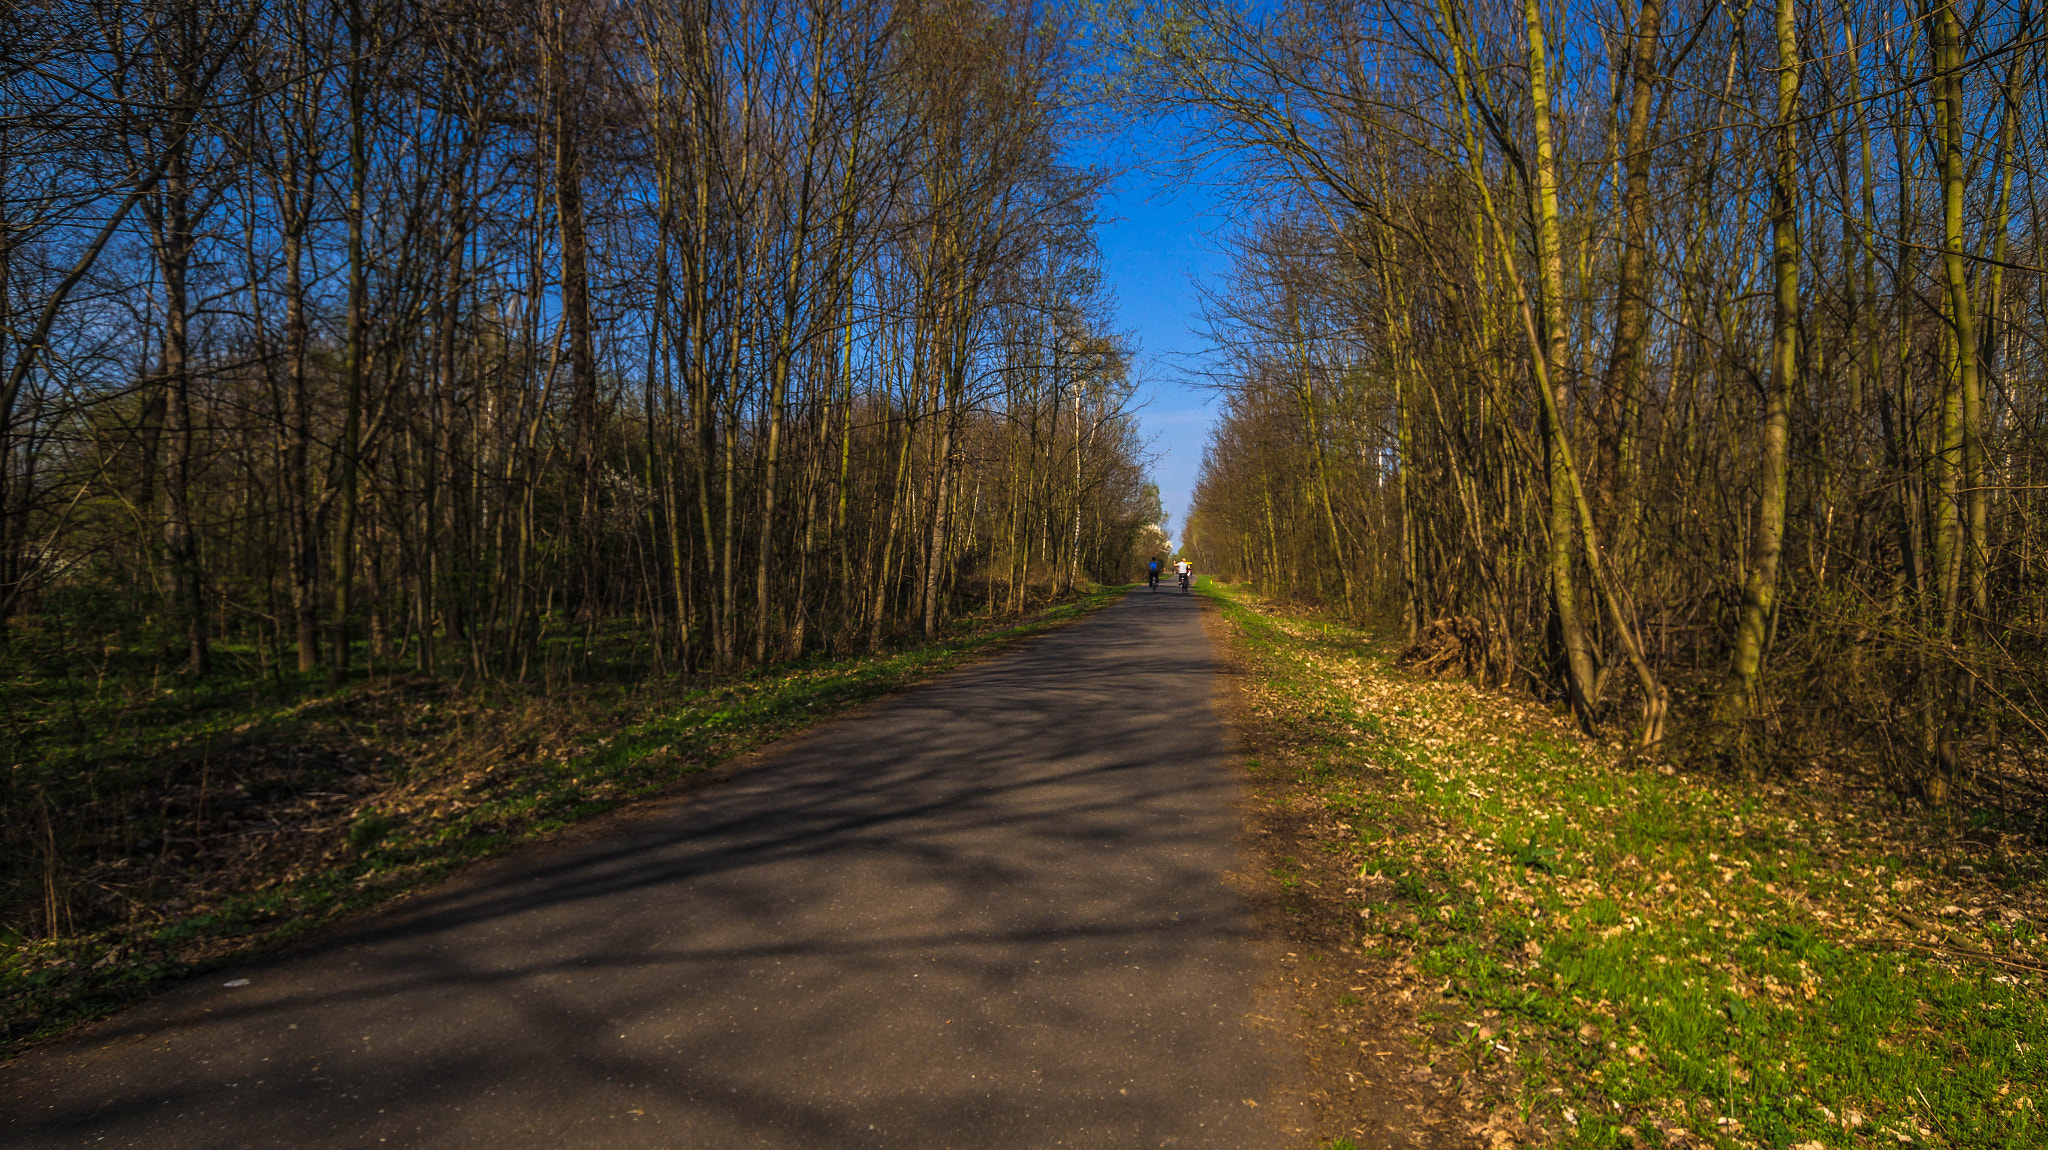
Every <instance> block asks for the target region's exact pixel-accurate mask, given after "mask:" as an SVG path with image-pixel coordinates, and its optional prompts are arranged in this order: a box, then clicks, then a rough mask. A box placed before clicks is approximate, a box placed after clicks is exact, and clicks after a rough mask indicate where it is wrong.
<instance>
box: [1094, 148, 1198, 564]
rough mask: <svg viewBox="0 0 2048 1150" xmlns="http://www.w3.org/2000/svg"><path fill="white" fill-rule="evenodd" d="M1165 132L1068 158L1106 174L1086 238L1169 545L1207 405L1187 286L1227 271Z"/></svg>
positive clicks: (1189, 491) (1184, 505) (1184, 504)
mask: <svg viewBox="0 0 2048 1150" xmlns="http://www.w3.org/2000/svg"><path fill="white" fill-rule="evenodd" d="M1170 130H1171V128H1166V129H1165V131H1170ZM1165 131H1162V132H1160V133H1157V134H1155V133H1152V132H1148V131H1143V130H1132V131H1128V132H1126V133H1124V134H1122V135H1120V136H1118V137H1114V138H1110V139H1105V140H1099V141H1091V142H1090V144H1089V145H1088V146H1086V147H1084V148H1081V149H1077V150H1076V151H1075V152H1074V153H1073V154H1072V159H1073V160H1074V161H1075V162H1077V163H1093V164H1097V165H1100V166H1102V167H1105V168H1108V169H1110V170H1111V171H1112V172H1113V173H1115V179H1114V181H1113V183H1112V184H1111V186H1110V191H1109V195H1108V196H1107V197H1106V198H1105V200H1104V202H1103V204H1102V209H1101V215H1102V222H1101V224H1100V226H1099V227H1098V228H1097V231H1096V242H1097V243H1098V244H1099V245H1100V246H1101V249H1102V262H1103V272H1104V277H1105V278H1106V279H1107V280H1108V282H1109V284H1110V286H1111V287H1112V288H1113V289H1114V291H1115V293H1116V315H1117V319H1116V322H1117V326H1118V327H1119V328H1121V329H1123V330H1125V331H1128V332H1131V333H1132V334H1134V335H1135V336H1136V337H1137V340H1138V364H1137V367H1138V378H1139V379H1140V380H1141V381H1143V384H1142V387H1141V389H1140V392H1139V402H1141V403H1143V404H1144V405H1145V406H1144V409H1143V410H1142V411H1141V412H1140V413H1139V419H1140V423H1141V426H1142V427H1143V428H1144V432H1145V436H1146V438H1147V439H1148V440H1149V448H1150V450H1151V451H1152V453H1153V455H1154V456H1155V458H1154V459H1153V461H1152V478H1153V480H1154V481H1155V482H1157V483H1158V484H1159V494H1160V498H1161V500H1162V501H1163V502H1164V503H1165V504H1166V510H1167V512H1168V514H1170V515H1171V516H1172V520H1171V522H1170V523H1169V524H1168V529H1169V530H1170V531H1171V532H1172V533H1173V535H1174V538H1175V539H1176V540H1178V539H1179V537H1180V528H1181V526H1182V525H1183V524H1184V523H1186V522H1187V512H1188V501H1189V499H1190V497H1191V496H1192V495H1193V494H1194V489H1195V473H1196V470H1197V468H1199V467H1200V465H1201V462H1202V447H1203V445H1204V444H1205V443H1207V442H1208V437H1209V421H1210V418H1211V411H1212V408H1213V406H1214V404H1213V401H1212V399H1211V397H1210V396H1209V394H1208V393H1207V392H1205V391H1203V390H1201V389H1200V388H1198V387H1195V386H1192V384H1191V379H1192V375H1193V373H1192V372H1191V371H1190V368H1191V367H1192V366H1193V365H1192V364H1191V363H1190V362H1189V361H1190V360H1191V359H1193V358H1194V357H1195V356H1197V355H1198V354H1199V353H1200V352H1201V351H1202V349H1203V347H1204V343H1203V341H1202V339H1201V338H1200V337H1199V336H1198V335H1196V334H1195V330H1196V329H1197V328H1198V327H1199V325H1200V322H1201V315H1200V311H1201V309H1200V301H1199V294H1198V293H1197V291H1196V287H1195V284H1196V283H1197V282H1200V281H1203V280H1205V279H1207V278H1209V277H1212V276H1215V275H1217V274H1219V273H1221V272H1222V271H1223V270H1224V269H1225V267H1226V266H1227V265H1226V262H1225V260H1224V258H1223V256H1222V254H1221V245H1220V244H1219V242H1218V237H1219V236H1220V235H1221V234H1222V232H1223V231H1224V229H1225V227H1226V224H1227V219H1226V217H1225V215H1224V213H1223V211H1222V209H1221V207H1220V206H1219V204H1218V203H1217V200H1216V197H1215V196H1214V195H1213V194H1212V191H1211V189H1210V188H1209V187H1207V186H1205V185H1204V184H1202V183H1201V182H1199V181H1193V180H1188V179H1185V178H1182V177H1181V176H1180V175H1178V174H1176V173H1173V172H1171V171H1169V170H1167V166H1166V163H1165V161H1167V160H1170V159H1171V158H1172V156H1171V154H1170V153H1168V152H1166V151H1165V150H1164V148H1163V145H1167V142H1166V141H1162V140H1160V139H1159V136H1160V135H1164V134H1165Z"/></svg>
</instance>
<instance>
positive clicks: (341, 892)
mask: <svg viewBox="0 0 2048 1150" xmlns="http://www.w3.org/2000/svg"><path fill="white" fill-rule="evenodd" d="M1124 590H1125V589H1124V588H1095V589H1093V590H1091V591H1090V592H1088V593H1087V594H1084V595H1082V596H1080V597H1078V598H1076V599H1073V600H1069V601H1067V602H1064V603H1060V604H1057V605H1055V606H1052V607H1050V608H1048V609H1047V610H1045V611H1043V612H1041V613H1038V614H1036V615H1034V616H1032V617H1030V618H1028V619H1026V620H1025V621H1022V622H1015V621H1012V622H1009V623H1002V624H997V625H993V626H983V627H981V628H980V629H967V630H964V631H963V632H961V633H959V634H956V635H955V636H953V637H951V638H948V639H946V640H944V641H942V642H938V643H933V644H928V645H924V646H919V647H915V648H911V649H909V650H904V651H899V652H891V653H884V654H877V655H872V656H867V657H863V658H856V659H843V660H812V661H803V662H796V663H790V664H783V665H779V666H773V667H768V668H764V669H762V670H760V671H757V672H754V673H751V674H747V675H744V676H740V677H736V678H732V679H727V680H724V681H721V682H717V683H714V684H711V685H691V684H687V683H682V682H678V681H674V680H650V681H646V682H642V683H639V684H633V685H630V686H617V685H614V686H599V687H583V688H570V687H564V688H557V689H555V690H553V691H545V692H543V691H537V690H534V689H531V688H526V689H522V688H516V687H498V688H493V689H490V690H487V691H471V692H459V691H456V690H455V689H453V688H452V687H450V686H449V685H448V684H446V683H445V682H440V681H434V680H425V679H403V678H400V679H383V680H376V681H370V682H363V683H357V684H352V685H350V686H348V687H345V688H343V689H341V690H339V691H335V692H332V693H323V694H319V695H315V696H312V697H308V698H303V699H298V700H295V701H291V702H290V703H289V704H273V705H270V706H252V705H250V704H248V703H246V702H245V703H242V704H241V705H239V706H238V705H234V704H233V703H232V702H230V701H225V700H220V701H214V700H209V701H208V702H209V705H204V706H193V707H190V708H187V709H186V710H184V711H182V712H178V713H176V714H173V713H170V712H166V713H165V714H164V715H163V716H161V721H159V722H155V723H142V724H129V725H126V726H122V727H119V728H118V729H115V728H109V729H108V730H107V731H106V732H105V733H104V734H103V735H102V737H101V738H99V739H94V740H86V741H81V742H78V743H75V744H74V745H72V746H69V747H65V748H60V749H57V750H55V751H53V753H52V754H50V755H48V756H46V757H44V758H43V759H42V760H41V761H40V762H36V763H33V764H32V766H34V767H36V768H38V769H40V770H41V771H43V772H49V773H52V774H53V775H54V776H58V777H62V778H64V779H66V780H68V781H72V782H77V781H78V780H80V779H85V780H87V784H86V791H87V792H89V793H91V794H93V795H95V796H121V797H120V798H119V800H118V805H120V806H122V807H124V808H127V810H126V814H125V815H121V814H119V813H117V814H115V816H114V817H105V816H106V815H107V812H100V813H101V815H102V817H101V818H100V819H99V820H98V821H99V822H101V823H104V824H106V825H105V827H104V829H103V830H102V831H101V833H99V834H98V835H97V836H96V841H97V845H96V848H95V849H94V850H93V854H94V855H95V857H93V858H92V859H90V860H89V861H88V862H87V863H86V864H84V865H81V866H78V867H76V868H75V869H74V871H73V873H70V874H67V875H66V876H65V877H64V879H63V881H62V889H61V890H58V889H56V885H57V884H56V880H55V879H54V878H53V879H52V880H51V886H52V891H51V896H50V897H52V898H53V899H56V900H61V901H62V902H63V903H64V905H65V906H66V907H70V906H72V905H74V904H75V905H76V906H77V907H78V908H79V913H78V914H77V915H76V916H73V915H72V914H71V913H70V911H68V910H67V911H64V912H62V913H61V914H60V913H58V912H55V911H48V912H46V918H45V921H50V920H55V921H58V922H66V921H70V922H72V924H73V929H71V930H68V931H59V932H58V933H57V934H56V936H55V937H43V938H28V937H24V932H22V931H20V930H16V929H10V930H5V931H0V1057H12V1056H13V1055H15V1054H18V1053H20V1052H21V1050H23V1049H24V1048H26V1047H27V1046H28V1045H31V1044H33V1043H36V1042H39V1041H43V1040H46V1039H49V1038H51V1037H54V1036H56V1035H58V1034H61V1033H63V1032H64V1031H66V1030H68V1029H70V1028H71V1027H73V1026H76V1025H78V1024H79V1023H82V1022H86V1021H90V1020H92V1019H95V1018H99V1017H103V1016H105V1015H106V1014H109V1013H111V1012H113V1011H115V1010H118V1009H120V1008H121V1007H123V1006H126V1005H129V1004H131V1003H133V1002H135V1001H137V1000H138V999H140V998H142V997H144V996H145V995H147V994H149V993H150V992H151V991H153V990H155V989H157V988H159V987H161V986H163V985H165V984H167V983H169V982H172V981H175V980H178V979H182V978H185V977H188V976H190V975H192V974H195V973H198V972H200V971H203V970H205V969H207V968H209V967H212V966H217V965H220V964H222V963H225V962H230V961H233V960H235V959H238V958H243V957H246V956H248V955H250V954H253V953H255V952H258V951H260V950H263V949H266V948H270V947H274V946H277V945H279V944H281V943H285V942H288V941H290V940H292V939H294V938H297V937H299V936H301V935H304V934H305V933H307V932H308V931H311V930H313V929H316V928H318V927H321V926H324V925H326V924H329V923H332V922H334V921H335V920H337V919H339V918H341V917H342V916H344V915H347V914H349V913H351V912H355V911H359V910H362V909H364V908H367V907H370V906H374V905H376V904H378V903H382V902H385V901H388V900H390V899H392V898H394V897H397V896H399V895H401V894H404V893H405V892H407V891H410V890H413V889H416V888H418V887H420V886H422V885H424V884H426V883H429V882H432V881H433V880H435V879H437V878H440V877H442V876H444V875H446V874H448V873H449V872H451V871H452V870H454V869H456V868H458V867H460V866H463V865H465V864H467V863H470V862H473V861H475V860H478V859H481V858H486V857H490V856H493V855H498V854H502V853H504V852H505V851H506V850H509V849H510V848H511V847H513V846H514V845H516V844H518V843H520V842H523V841H527V840H530V839H535V838H539V837H541V836H544V835H547V834H549V833H551V832H554V831H557V830H560V829H561V828H563V827H565V826H568V825H570V824H572V823H575V822H577V821H579V820H582V819H586V818H589V817H591V816H594V815H598V814H602V813H604V812H607V811H610V810H613V809H616V808H618V807H620V806H622V805H624V804H626V803H629V802H631V801H633V800H635V799H639V798H644V797H647V796H650V795H654V794H657V793H660V792H661V791H663V790H665V789H667V788H669V787H672V786H674V785H675V784H676V783H678V782H679V781H681V780H684V779H687V778H689V777H691V776H694V775H697V774H700V773H701V772H703V771H705V770H707V769H709V768H711V767H714V766H716V765H718V764H720V763H722V762H725V761H727V760H729V759H731V758H733V757H734V756H736V755H739V754H742V753H744V752H747V751H750V750H753V749H755V748H758V747H760V746H762V745H764V744H766V743H768V742H770V741H772V740H774V739H776V738H779V737H781V736H783V735H787V734H790V733H792V732H794V731H798V730H801V729H803V728H804V727H807V726H809V725H811V724H812V723H815V722H816V721H818V720H820V719H823V718H826V717H829V716H831V715H834V714H837V713H839V712H841V711H844V710H846V709H848V708H850V707H853V706H856V705H859V704H861V703H865V702H868V701H871V700H873V699H876V698H879V697H880V696H883V695H886V694H888V693H890V692H893V691H896V690H900V689H902V688H903V687H906V686H909V685H911V684H914V683H917V682H919V681H922V680H925V679H929V678H931V677H932V676H934V675H937V674H940V673H942V672H944V671H947V670H950V669H952V668H954V667H957V666H959V665H961V664H963V663H965V662H968V661H971V660H973V659H976V658H979V657H982V656H985V655H988V654H991V653H993V652H995V651H997V650H999V649H1001V648H1002V647H1004V646H1007V645H1009V644H1011V643H1014V642H1016V641H1017V640H1020V639H1022V638H1025V637H1027V636H1030V635H1033V634H1036V633H1038V632H1041V631H1044V630H1046V629H1048V628H1050V627H1053V626H1057V625H1060V624H1063V623H1066V622H1070V621H1073V620H1075V619H1078V618H1081V617H1082V616H1084V615H1087V614H1089V613H1091V612H1093V611H1094V610H1096V609H1098V608H1100V607H1102V606H1105V605H1107V604H1108V603H1110V602H1112V601H1114V600H1115V599H1116V598H1117V597H1119V596H1120V595H1121V594H1122V592H1123V591H1124ZM22 770H23V767H22V766H20V765H17V767H16V771H17V773H19V772H20V771H22ZM141 776H147V777H148V778H149V779H150V780H152V781H151V784H150V786H149V787H148V788H146V789H139V790H137V789H133V788H131V787H130V785H129V783H128V782H127V781H124V780H126V779H132V778H136V777H141ZM130 790H133V793H132V794H131V793H130ZM97 801H98V802H99V803H100V805H108V804H112V803H115V802H116V800H115V799H113V798H100V799H98V800H97ZM74 805H75V806H76V807H77V808H79V809H75V810H70V811H66V810H64V809H52V805H46V806H45V807H44V808H43V816H44V820H45V825H46V826H47V825H51V820H56V821H62V820H64V819H65V818H67V817H71V818H73V819H74V820H76V819H80V818H82V817H83V808H84V807H85V806H86V805H88V804H87V803H84V802H80V803H76V804H74ZM30 809H34V808H33V807H31V808H30ZM74 837H76V836H74ZM51 838H52V840H53V841H54V840H55V833H54V832H52V835H51ZM51 857H52V858H54V857H55V852H54V851H52V852H51ZM80 920H82V921H80Z"/></svg>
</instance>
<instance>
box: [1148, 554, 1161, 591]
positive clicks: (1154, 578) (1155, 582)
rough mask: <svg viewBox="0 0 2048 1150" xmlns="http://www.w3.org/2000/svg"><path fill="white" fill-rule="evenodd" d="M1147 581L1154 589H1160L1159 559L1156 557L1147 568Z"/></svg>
mask: <svg viewBox="0 0 2048 1150" xmlns="http://www.w3.org/2000/svg"><path fill="white" fill-rule="evenodd" d="M1145 582H1146V584H1147V585H1149V586H1150V587H1151V588H1152V589H1153V590H1154V591H1157V590H1159V560H1157V559H1154V560H1152V562H1151V563H1150V564H1149V565H1147V566H1146V568H1145Z"/></svg>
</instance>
